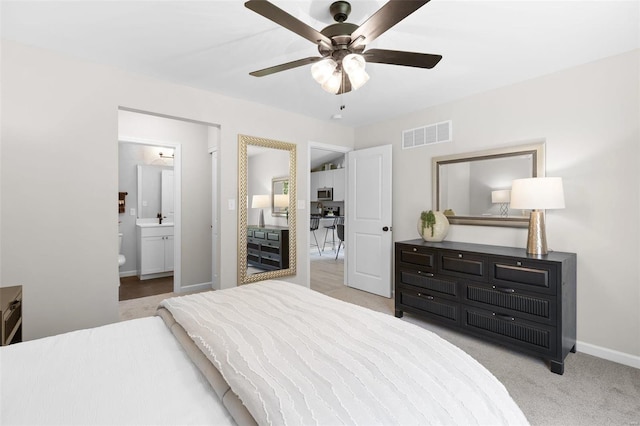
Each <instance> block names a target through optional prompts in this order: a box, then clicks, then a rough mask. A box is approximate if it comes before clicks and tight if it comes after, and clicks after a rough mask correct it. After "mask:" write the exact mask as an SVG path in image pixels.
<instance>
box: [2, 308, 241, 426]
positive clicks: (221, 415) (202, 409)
mask: <svg viewBox="0 0 640 426" xmlns="http://www.w3.org/2000/svg"><path fill="white" fill-rule="evenodd" d="M0 382H1V384H0V401H1V402H0V424H2V425H12V424H30V425H43V424H64V425H73V424H75V425H90V424H110V425H116V424H117V425H123V424H138V425H141V424H146V425H163V424H166V425H178V424H179V425H187V424H200V425H202V424H209V425H211V424H215V425H228V424H234V422H233V420H232V419H231V417H230V415H229V414H228V413H227V410H226V409H225V408H224V407H223V406H222V403H221V402H220V400H219V398H218V397H217V395H216V394H215V392H214V391H213V390H212V389H211V387H210V386H209V384H208V383H207V381H206V380H205V379H204V377H203V376H202V374H201V373H200V372H199V371H198V370H197V368H196V367H195V366H194V365H193V364H192V362H191V361H190V360H189V358H188V357H187V355H186V354H185V352H184V351H183V350H182V348H181V347H180V345H179V343H178V342H177V341H176V340H175V338H174V337H173V335H172V334H171V332H170V331H169V329H168V328H167V327H166V326H165V324H164V322H163V321H162V319H160V318H158V317H150V318H143V319H136V320H131V321H125V322H121V323H116V324H111V325H107V326H104V327H98V328H93V329H88V330H80V331H76V332H72V333H67V334H62V335H59V336H53V337H48V338H44V339H39V340H33V341H28V342H24V343H19V344H15V345H10V346H5V347H0Z"/></svg>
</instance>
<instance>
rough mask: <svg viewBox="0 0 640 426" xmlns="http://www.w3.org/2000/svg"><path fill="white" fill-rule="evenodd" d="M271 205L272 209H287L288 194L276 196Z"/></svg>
mask: <svg viewBox="0 0 640 426" xmlns="http://www.w3.org/2000/svg"><path fill="white" fill-rule="evenodd" d="M273 204H274V207H280V208H282V207H289V194H276V195H275V196H274V200H273Z"/></svg>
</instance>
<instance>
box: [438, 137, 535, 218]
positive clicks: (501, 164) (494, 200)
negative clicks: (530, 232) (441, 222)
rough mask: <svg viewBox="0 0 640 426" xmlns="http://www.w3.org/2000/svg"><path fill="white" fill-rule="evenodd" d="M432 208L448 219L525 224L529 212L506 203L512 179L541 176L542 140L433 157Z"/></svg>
mask: <svg viewBox="0 0 640 426" xmlns="http://www.w3.org/2000/svg"><path fill="white" fill-rule="evenodd" d="M432 167H433V174H434V176H433V184H434V188H433V194H434V205H435V207H436V210H440V211H442V212H444V213H445V215H447V217H448V219H449V222H450V223H455V224H463V225H492V226H516V227H526V226H527V225H528V222H529V212H528V211H522V210H514V209H511V208H510V206H509V201H510V195H511V192H510V190H511V182H512V181H513V180H514V179H520V178H530V177H537V176H544V144H542V143H540V144H533V145H524V146H519V147H510V148H501V149H496V150H490V151H481V152H474V153H468V154H456V155H450V156H444V157H435V158H434V159H433V164H432Z"/></svg>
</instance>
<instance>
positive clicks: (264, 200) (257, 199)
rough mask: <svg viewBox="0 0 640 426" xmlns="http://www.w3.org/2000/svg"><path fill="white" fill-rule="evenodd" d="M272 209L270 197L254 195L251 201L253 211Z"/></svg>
mask: <svg viewBox="0 0 640 426" xmlns="http://www.w3.org/2000/svg"><path fill="white" fill-rule="evenodd" d="M267 207H271V200H270V199H269V196H268V195H254V196H253V198H252V199H251V208H252V209H264V208H267Z"/></svg>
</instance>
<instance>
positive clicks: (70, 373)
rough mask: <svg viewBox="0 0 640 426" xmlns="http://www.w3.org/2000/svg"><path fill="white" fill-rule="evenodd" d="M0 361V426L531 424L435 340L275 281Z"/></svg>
mask: <svg viewBox="0 0 640 426" xmlns="http://www.w3.org/2000/svg"><path fill="white" fill-rule="evenodd" d="M0 362H1V363H2V364H1V368H2V370H1V372H2V388H1V389H2V396H1V399H2V405H1V409H2V413H1V414H0V421H1V423H2V424H19V423H22V424H26V423H32V424H33V423H37V424H44V423H49V424H52V423H64V424H99V423H103V424H104V423H109V424H134V423H135V424H233V423H234V422H236V423H237V424H256V423H257V424H274V425H284V424H288V425H302V424H304V425H307V424H332V425H333V424H367V425H372V424H403V425H409V424H416V425H417V424H421V425H423V424H526V423H527V420H526V418H525V417H524V415H523V414H522V412H521V410H520V409H519V407H518V406H517V405H516V404H515V402H514V401H513V399H512V398H511V397H510V396H509V394H508V392H507V390H506V389H505V388H504V386H503V385H502V384H501V383H500V382H499V381H498V380H497V379H496V378H495V377H494V376H493V375H491V373H489V371H487V370H486V369H485V368H484V367H482V366H481V365H480V364H479V363H477V362H476V361H475V360H474V359H473V358H471V357H470V356H469V355H467V354H466V353H464V352H463V351H461V350H460V349H458V348H457V347H455V346H453V345H451V344H449V343H448V342H446V341H444V340H443V339H441V338H439V337H438V336H436V335H435V334H433V333H431V332H429V331H427V330H424V329H422V328H420V327H417V326H415V325H412V324H409V323H407V322H404V321H402V320H400V319H397V318H395V317H393V316H391V315H385V314H382V313H378V312H374V311H371V310H369V309H366V308H362V307H359V306H355V305H352V304H349V303H346V302H342V301H339V300H336V299H332V298H330V297H328V296H325V295H322V294H320V293H317V292H314V291H312V290H309V289H306V288H303V287H300V286H297V285H294V284H290V283H286V282H282V281H263V282H260V283H256V284H250V285H244V286H240V287H236V288H232V289H228V290H223V291H215V292H205V293H198V294H193V295H188V296H182V297H175V298H171V299H167V300H165V301H163V302H162V303H161V305H160V307H159V309H158V316H157V317H153V318H147V319H144V320H132V321H126V322H123V323H118V324H113V325H109V326H105V327H100V328H96V329H91V330H83V331H79V332H74V333H68V334H65V335H60V336H54V337H51V338H46V339H41V340H37V341H33V342H26V343H21V344H18V345H13V347H11V346H10V347H6V348H0ZM33 389H35V391H33Z"/></svg>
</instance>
